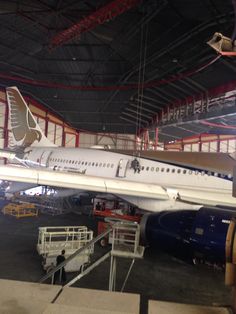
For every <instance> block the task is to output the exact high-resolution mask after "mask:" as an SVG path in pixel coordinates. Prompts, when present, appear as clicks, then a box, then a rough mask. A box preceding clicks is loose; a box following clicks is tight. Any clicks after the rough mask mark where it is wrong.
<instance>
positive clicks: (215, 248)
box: [141, 207, 236, 263]
mask: <svg viewBox="0 0 236 314" xmlns="http://www.w3.org/2000/svg"><path fill="white" fill-rule="evenodd" d="M235 216H236V212H235V211H233V210H227V209H221V208H204V207H203V208H201V209H199V210H198V211H194V210H180V211H163V212H159V213H155V214H149V215H148V214H147V215H144V216H143V218H142V221H141V236H142V239H143V241H144V242H145V243H146V244H147V245H149V246H150V247H152V248H160V249H161V250H164V251H167V252H169V253H171V254H172V255H175V256H178V257H180V258H183V259H190V260H195V259H199V260H201V261H204V262H205V261H209V262H212V263H215V262H217V263H224V262H225V240H226V234H227V230H228V226H229V223H230V220H231V218H232V217H235Z"/></svg>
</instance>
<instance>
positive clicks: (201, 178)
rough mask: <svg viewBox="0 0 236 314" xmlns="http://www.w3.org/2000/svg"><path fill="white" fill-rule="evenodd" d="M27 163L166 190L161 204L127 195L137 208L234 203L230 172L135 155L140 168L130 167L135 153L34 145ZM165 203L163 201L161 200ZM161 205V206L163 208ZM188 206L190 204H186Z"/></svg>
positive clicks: (26, 155)
mask: <svg viewBox="0 0 236 314" xmlns="http://www.w3.org/2000/svg"><path fill="white" fill-rule="evenodd" d="M24 159H27V160H28V162H29V164H30V165H32V164H33V163H35V165H39V166H41V167H46V168H49V169H53V170H55V171H66V172H78V173H83V174H85V175H88V176H97V177H103V178H113V179H114V178H115V179H117V180H122V181H133V182H142V183H147V184H156V185H159V186H161V187H163V188H165V189H166V190H167V193H168V195H169V202H168V204H167V203H166V202H167V201H162V202H161V203H162V204H161V203H160V202H159V204H158V202H157V201H156V200H155V202H152V200H151V199H146V200H144V199H142V198H140V197H139V196H138V195H139V194H138V191H137V196H135V197H134V196H132V197H130V196H127V197H124V196H122V198H125V199H126V200H127V201H129V202H131V203H133V204H136V205H137V206H139V207H140V208H143V209H147V207H150V206H154V207H155V208H156V210H163V209H171V208H173V209H176V208H177V207H179V208H181V209H183V208H184V205H186V204H184V203H180V202H179V201H177V202H176V199H179V200H180V201H186V202H193V203H197V204H206V205H225V206H232V207H235V206H236V199H235V198H233V197H232V175H231V174H228V175H226V174H224V175H222V174H220V173H214V172H207V171H206V170H203V169H193V168H192V169H189V168H188V167H183V166H177V165H173V164H168V163H164V162H159V161H156V160H149V159H145V158H137V160H138V161H139V164H140V171H135V170H134V168H132V161H133V160H134V159H135V157H134V156H130V155H124V154H119V153H114V152H109V151H103V150H94V149H82V148H54V147H52V148H50V147H46V148H45V147H44V148H33V147H31V148H30V149H29V151H28V152H26V153H25V155H24ZM163 202H164V203H163ZM163 206H164V207H163ZM187 206H188V208H189V207H190V206H189V205H187Z"/></svg>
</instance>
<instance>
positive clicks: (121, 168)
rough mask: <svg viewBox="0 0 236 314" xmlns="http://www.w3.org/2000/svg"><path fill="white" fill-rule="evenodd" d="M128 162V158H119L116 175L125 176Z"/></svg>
mask: <svg viewBox="0 0 236 314" xmlns="http://www.w3.org/2000/svg"><path fill="white" fill-rule="evenodd" d="M128 162H129V160H128V159H120V161H119V164H118V167H117V174H116V176H117V177H119V178H124V177H125V176H126V170H127V166H128Z"/></svg>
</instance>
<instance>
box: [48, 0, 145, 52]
mask: <svg viewBox="0 0 236 314" xmlns="http://www.w3.org/2000/svg"><path fill="white" fill-rule="evenodd" d="M140 2H141V0H122V1H121V0H113V1H112V2H109V3H108V4H107V5H105V6H104V7H102V8H100V9H98V10H97V11H95V12H93V13H92V14H90V15H89V16H87V17H85V18H84V19H82V20H81V21H79V22H78V23H75V24H74V25H72V26H71V27H69V28H67V29H66V30H64V31H63V32H61V33H59V34H57V35H56V36H54V37H53V38H52V39H51V41H50V46H51V47H52V48H55V47H58V46H61V45H63V44H64V43H66V42H67V41H69V40H71V39H73V38H74V37H78V36H80V35H81V34H83V33H85V32H87V31H91V30H92V29H93V28H95V27H96V26H98V25H101V24H104V23H105V22H108V21H110V20H111V19H113V18H115V17H116V16H118V15H120V14H122V13H124V12H125V11H127V10H129V9H131V8H132V7H134V6H136V5H138V4H139V3H140Z"/></svg>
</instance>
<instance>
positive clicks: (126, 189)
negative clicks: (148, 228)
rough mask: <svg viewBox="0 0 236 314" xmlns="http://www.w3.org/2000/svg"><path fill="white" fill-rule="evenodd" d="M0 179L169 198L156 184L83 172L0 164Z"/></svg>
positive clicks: (161, 198)
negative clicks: (108, 177)
mask: <svg viewBox="0 0 236 314" xmlns="http://www.w3.org/2000/svg"><path fill="white" fill-rule="evenodd" d="M0 179H1V180H7V181H16V182H25V183H32V184H36V185H49V186H55V187H62V188H70V189H79V190H85V191H94V192H102V193H111V194H119V195H129V196H139V197H146V198H152V199H159V200H168V199H169V196H168V193H167V192H166V190H165V189H164V188H162V187H161V186H158V185H156V184H146V183H145V184H144V183H136V182H131V181H124V180H119V179H107V178H102V177H95V176H88V175H83V174H75V173H67V172H60V171H53V170H44V169H43V170H42V169H40V168H36V169H35V168H34V169H32V168H21V167H14V166H0Z"/></svg>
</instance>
